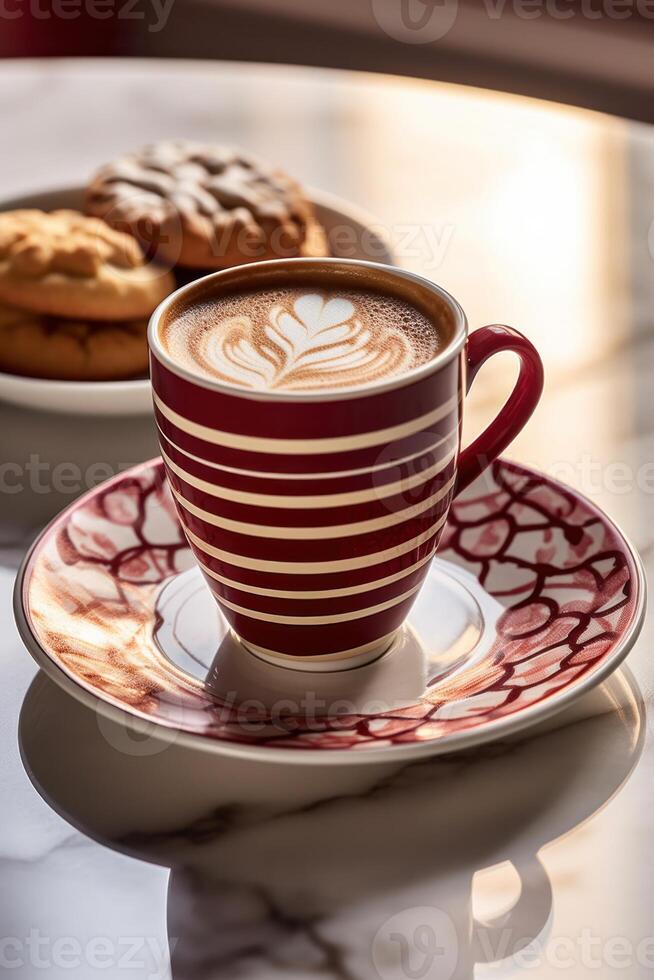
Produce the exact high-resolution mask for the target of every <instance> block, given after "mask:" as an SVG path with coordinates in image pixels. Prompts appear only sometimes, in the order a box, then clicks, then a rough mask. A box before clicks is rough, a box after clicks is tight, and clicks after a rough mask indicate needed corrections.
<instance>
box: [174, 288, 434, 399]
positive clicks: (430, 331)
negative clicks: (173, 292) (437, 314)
mask: <svg viewBox="0 0 654 980" xmlns="http://www.w3.org/2000/svg"><path fill="white" fill-rule="evenodd" d="M160 338H161V341H162V344H163V346H164V349H165V350H166V351H167V353H168V354H169V356H170V357H171V358H172V359H173V360H174V361H175V362H176V363H177V364H179V365H180V367H183V368H185V369H186V370H188V371H190V372H192V373H193V374H196V375H198V376H200V377H206V378H210V379H215V380H218V381H224V382H227V383H229V384H233V385H238V386H240V387H243V388H252V389H256V390H263V391H312V390H319V389H321V388H325V389H328V388H343V387H353V386H357V385H362V384H370V383H371V382H375V381H381V380H383V379H385V378H391V377H394V376H397V375H400V374H404V373H406V372H407V371H410V370H411V369H412V368H415V367H418V366H419V365H421V364H424V363H426V362H427V361H430V360H432V359H433V358H434V357H435V356H436V354H437V353H438V352H439V350H441V349H442V347H443V345H444V343H445V340H444V338H443V336H442V335H441V334H440V333H439V329H438V327H437V326H436V325H435V324H434V323H432V321H431V320H430V319H429V317H428V316H426V314H425V313H423V312H422V311H421V310H419V309H418V308H417V307H415V306H413V305H411V304H410V303H408V302H407V301H406V300H404V299H400V298H398V297H395V296H391V295H386V294H384V293H381V292H380V293H377V292H375V291H372V290H366V289H347V288H346V289H343V290H340V289H339V290H337V291H336V290H326V289H323V288H320V287H319V286H315V287H314V286H313V285H311V284H306V285H302V286H300V287H299V288H294V287H290V288H265V287H262V288H259V289H252V290H247V291H246V290H243V291H239V292H234V293H228V294H226V295H224V296H220V297H217V298H215V299H211V300H208V301H204V302H200V303H198V304H197V305H196V306H194V307H192V308H190V309H187V310H185V311H183V312H181V313H180V315H179V316H177V317H175V318H173V319H171V321H170V322H168V323H167V324H165V325H164V326H163V327H162V328H161V332H160Z"/></svg>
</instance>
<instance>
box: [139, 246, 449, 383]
mask: <svg viewBox="0 0 654 980" xmlns="http://www.w3.org/2000/svg"><path fill="white" fill-rule="evenodd" d="M298 266H301V267H302V268H304V269H306V270H310V271H315V272H316V274H321V273H324V272H325V269H326V268H327V269H329V268H332V269H334V268H341V269H345V270H351V271H354V270H356V269H361V270H364V271H365V270H370V271H371V272H376V273H378V274H379V273H382V274H383V275H384V276H385V278H393V279H395V280H397V279H400V280H404V281H405V282H408V283H411V284H412V285H413V286H414V287H415V286H417V287H418V288H419V290H420V291H421V292H422V293H423V295H424V296H425V297H427V296H428V295H431V296H434V295H435V296H437V297H438V298H439V299H440V300H441V302H442V303H444V304H445V305H446V306H447V308H448V309H449V311H450V313H451V314H452V318H453V324H454V332H453V335H452V337H451V338H450V340H449V342H448V343H447V345H446V346H445V347H444V348H443V350H442V351H439V352H438V353H437V354H436V356H435V357H433V358H432V359H431V360H429V361H427V362H426V363H424V364H419V365H418V366H417V367H414V368H411V369H410V370H409V371H406V372H405V373H403V374H398V375H395V376H393V377H392V378H388V379H382V380H379V381H369V382H366V383H364V384H360V385H348V386H347V387H343V388H338V387H336V388H320V389H316V390H309V391H293V390H291V391H271V390H268V389H266V390H256V389H252V388H244V387H243V386H241V385H237V384H232V383H230V382H228V381H219V380H217V379H213V378H208V377H206V376H203V375H200V374H195V373H194V372H193V371H189V370H187V369H186V368H184V367H182V366H181V365H180V364H178V363H177V362H176V361H175V359H174V358H172V357H171V356H170V354H168V353H167V351H166V349H165V347H164V345H163V343H162V342H161V339H160V335H159V334H160V326H161V324H162V322H163V321H164V320H165V319H166V317H167V316H168V315H169V313H170V310H171V308H172V307H174V306H178V307H180V310H182V311H183V309H188V307H189V306H191V305H192V304H193V302H194V297H195V299H196V300H197V301H200V302H201V301H202V300H203V299H205V300H208V299H210V298H214V297H216V298H217V297H218V295H219V288H218V287H217V288H216V289H215V291H214V290H212V288H211V287H212V284H213V283H217V284H220V283H222V282H224V281H231V280H235V279H236V280H238V279H239V278H241V277H243V278H244V279H247V278H248V276H251V277H252V278H253V279H254V280H255V282H256V280H257V279H261V278H265V277H266V275H267V273H269V272H271V273H272V272H275V270H279V271H280V272H281V271H284V270H286V272H288V273H290V275H292V270H293V269H294V268H297V267H298ZM243 285H244V288H247V286H246V284H245V282H244V284H243ZM268 285H269V283H268ZM372 288H373V289H374V286H373V287H372ZM409 302H410V300H409ZM423 303H424V307H425V310H426V311H427V312H428V308H429V300H428V299H427V298H425V299H424V300H423ZM467 335H468V322H467V319H466V315H465V313H464V312H463V309H462V307H461V305H460V304H459V303H458V302H457V300H455V299H454V297H453V296H451V295H450V293H448V292H447V290H445V289H443V288H442V286H439V285H437V284H436V283H435V282H432V281H431V280H430V279H426V278H425V277H424V276H419V275H417V274H416V273H414V272H409V271H407V270H406V269H399V268H397V267H396V266H392V265H384V264H382V263H379V262H367V261H365V260H363V259H340V258H336V257H328V258H289V259H269V260H266V261H264V262H249V263H247V264H243V265H237V266H232V267H230V268H229V269H220V270H218V271H217V272H211V273H209V274H208V275H206V276H202V277H201V278H199V279H195V280H193V282H190V283H187V284H186V285H184V286H180V288H179V289H176V290H175V291H174V292H172V293H170V295H169V296H167V297H166V299H164V300H163V301H162V302H161V303H160V304H159V306H158V307H157V308H156V310H155V311H154V312H153V314H152V316H151V317H150V322H149V324H148V345H149V348H150V352H151V354H152V355H153V356H154V357H156V358H157V360H158V361H160V362H161V364H163V365H164V367H166V368H167V369H168V370H169V371H171V372H172V373H173V374H176V375H177V376H178V377H180V378H183V379H184V380H186V381H189V382H190V383H191V384H194V385H198V386H199V387H201V388H208V389H209V390H210V391H217V392H221V393H222V394H226V395H237V396H240V397H241V398H250V399H255V400H260V401H266V402H320V401H334V400H335V399H338V400H345V399H348V398H356V397H359V396H364V395H370V394H377V393H379V392H383V391H391V390H393V389H394V388H401V387H404V386H405V385H409V384H412V383H414V382H416V381H420V380H421V379H422V378H425V377H428V376H429V375H430V374H433V373H435V372H437V371H439V370H440V369H441V368H442V367H444V366H445V365H446V364H448V363H449V362H450V361H451V360H452V359H453V358H454V357H456V356H457V355H458V354H459V352H460V350H461V348H462V347H463V345H464V343H465V341H466V337H467Z"/></svg>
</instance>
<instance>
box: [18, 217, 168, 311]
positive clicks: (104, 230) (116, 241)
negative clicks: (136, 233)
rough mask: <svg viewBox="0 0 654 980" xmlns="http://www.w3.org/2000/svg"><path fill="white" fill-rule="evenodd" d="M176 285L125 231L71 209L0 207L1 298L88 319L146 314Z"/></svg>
mask: <svg viewBox="0 0 654 980" xmlns="http://www.w3.org/2000/svg"><path fill="white" fill-rule="evenodd" d="M174 288H175V283H174V279H173V276H172V274H171V273H170V272H168V271H165V270H162V269H161V268H159V267H158V266H156V265H155V264H153V263H152V262H146V259H145V257H144V255H143V253H142V252H141V249H140V248H139V246H138V243H137V242H136V241H135V240H134V238H133V237H132V236H131V235H127V234H125V233H123V232H118V231H115V230H114V229H113V228H110V227H109V226H108V225H107V224H105V222H104V221H100V220H98V219H97V218H89V217H87V216H86V215H83V214H80V213H79V212H77V211H53V212H51V213H46V212H44V211H6V212H4V213H0V303H5V304H7V305H11V306H16V307H20V308H22V309H26V310H30V311H31V312H33V313H44V314H46V315H50V316H58V317H71V318H75V319H78V318H79V319H89V320H137V319H140V318H141V317H147V316H149V315H150V313H152V311H153V310H154V308H155V307H156V306H157V305H158V304H159V303H160V302H161V300H162V299H164V298H165V297H166V296H167V295H168V293H170V292H171V291H172V290H173V289H174Z"/></svg>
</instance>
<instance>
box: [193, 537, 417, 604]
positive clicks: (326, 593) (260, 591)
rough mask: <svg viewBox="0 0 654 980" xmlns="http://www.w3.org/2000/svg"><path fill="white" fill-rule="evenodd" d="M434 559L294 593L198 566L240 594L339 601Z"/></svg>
mask: <svg viewBox="0 0 654 980" xmlns="http://www.w3.org/2000/svg"><path fill="white" fill-rule="evenodd" d="M433 557H434V549H432V550H431V551H430V552H429V554H428V555H425V557H424V558H421V559H420V561H417V562H415V563H414V564H413V565H410V566H409V567H408V568H402V569H401V570H400V571H399V572H394V573H393V574H392V575H386V576H385V577H384V578H379V579H375V581H373V582H363V583H362V584H360V585H347V586H345V588H342V589H320V590H318V591H316V592H293V591H291V590H290V589H264V588H261V587H259V586H256V585H250V584H249V582H237V581H236V580H235V579H231V578H227V577H226V576H224V575H219V574H218V572H214V571H213V569H211V568H209V567H208V566H207V565H205V564H203V563H202V562H201V561H199V560H197V559H196V560H197V561H198V565H199V566H200V568H201V569H202V571H203V572H204V574H205V575H208V576H209V577H210V578H212V579H214V580H215V581H216V582H220V583H221V585H227V586H228V587H229V588H233V589H236V590H238V591H239V592H247V593H250V594H252V595H261V596H269V597H270V598H271V599H298V600H302V599H338V598H340V597H341V596H350V595H359V594H360V593H362V592H372V591H374V590H375V589H383V588H384V587H385V586H386V585H392V584H393V582H399V581H400V580H401V579H403V578H408V577H409V575H411V574H413V572H416V571H417V570H418V569H419V568H422V566H423V565H426V564H427V562H428V561H431V559H432V558H433Z"/></svg>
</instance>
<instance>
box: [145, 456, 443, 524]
mask: <svg viewBox="0 0 654 980" xmlns="http://www.w3.org/2000/svg"><path fill="white" fill-rule="evenodd" d="M161 455H162V456H163V459H164V462H165V463H166V466H167V467H168V468H169V469H170V470H172V472H173V473H175V474H176V476H178V477H179V478H180V480H183V481H184V483H188V484H189V486H192V487H195V489H196V490H201V491H202V492H203V493H206V494H207V495H208V496H211V497H219V498H220V499H221V500H230V501H232V502H233V503H237V504H247V505H248V506H252V507H270V508H275V507H277V508H282V509H288V510H311V509H313V508H316V507H348V506H351V505H353V504H364V503H368V502H369V501H371V500H373V501H374V500H383V499H384V498H385V497H393V496H395V495H396V494H398V493H407V492H408V491H409V490H413V489H415V488H416V487H418V486H421V485H422V484H423V483H427V482H428V481H429V480H431V479H432V477H434V476H437V475H438V473H442V472H443V470H444V469H446V467H447V466H448V465H449V464H450V463H451V462H452V460H453V459H454V457H455V455H456V450H454V449H453V450H451V451H450V452H449V453H448V454H447V455H446V456H443V457H442V458H441V459H439V460H438V461H437V462H436V463H434V465H433V466H430V467H429V468H428V469H426V470H423V471H422V472H421V473H416V474H415V475H414V476H411V477H409V478H408V479H403V480H396V481H395V483H384V484H381V485H380V486H378V487H373V489H371V490H350V491H349V492H345V493H319V494H306V495H305V494H296V495H293V494H289V495H281V494H268V493H251V492H249V491H247V490H233V489H231V488H230V487H222V486H218V485H217V484H215V483H209V482H208V481H207V480H201V479H200V478H199V477H197V476H193V474H192V473H188V472H187V471H186V470H184V469H182V467H181V466H178V465H177V463H175V462H173V460H172V459H170V458H169V457H168V456H167V455H166V453H165V452H164V450H163V449H162V450H161ZM184 499H186V498H184Z"/></svg>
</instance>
